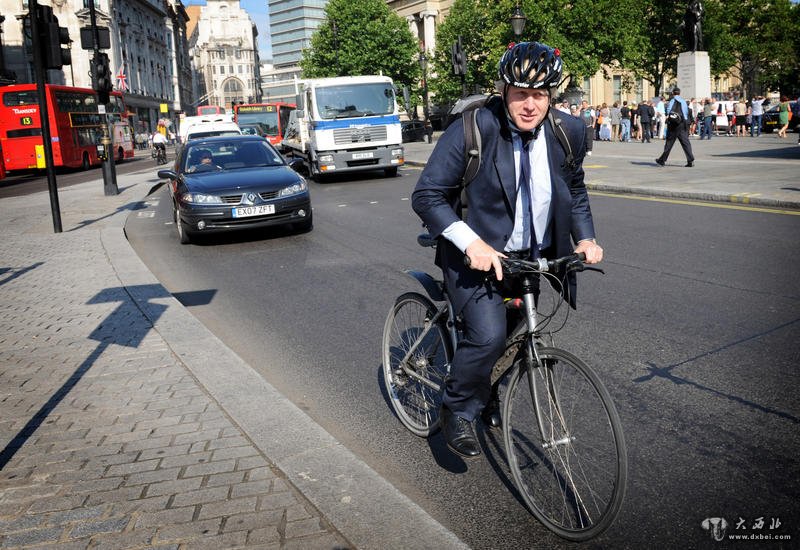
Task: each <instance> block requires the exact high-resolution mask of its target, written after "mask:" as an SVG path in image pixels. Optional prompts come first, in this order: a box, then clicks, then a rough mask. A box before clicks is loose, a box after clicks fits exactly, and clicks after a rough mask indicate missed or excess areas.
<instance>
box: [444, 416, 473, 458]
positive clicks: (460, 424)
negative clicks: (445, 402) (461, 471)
mask: <svg viewBox="0 0 800 550" xmlns="http://www.w3.org/2000/svg"><path fill="white" fill-rule="evenodd" d="M442 433H443V434H444V440H445V441H446V442H447V446H448V447H449V448H450V450H451V451H453V452H454V453H456V454H458V455H461V456H463V457H465V458H474V457H476V456H478V455H480V454H481V446H480V445H479V444H478V436H476V435H475V428H474V427H473V426H472V422H470V421H469V420H465V419H464V418H461V417H460V416H456V415H455V414H453V413H452V411H450V409H448V408H447V407H442Z"/></svg>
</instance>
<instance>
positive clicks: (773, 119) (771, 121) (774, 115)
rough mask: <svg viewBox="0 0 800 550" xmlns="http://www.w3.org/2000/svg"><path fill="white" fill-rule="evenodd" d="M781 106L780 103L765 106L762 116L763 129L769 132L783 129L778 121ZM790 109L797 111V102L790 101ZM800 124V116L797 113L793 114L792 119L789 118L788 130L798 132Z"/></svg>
mask: <svg viewBox="0 0 800 550" xmlns="http://www.w3.org/2000/svg"><path fill="white" fill-rule="evenodd" d="M780 108H781V104H780V103H775V104H774V105H770V106H769V107H765V108H764V115H763V116H762V117H761V131H762V132H765V133H767V134H769V133H771V132H773V131H778V130H780V129H781V125H780V124H779V123H778V118H779V116H780V115H779V111H780ZM789 111H791V112H793V113H797V112H798V111H797V102H796V101H790V102H789ZM798 124H800V117H798V116H797V115H796V114H795V115H794V116H792V118H791V120H789V128H788V129H787V131H788V132H797V131H800V130H798Z"/></svg>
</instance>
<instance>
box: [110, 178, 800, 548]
mask: <svg viewBox="0 0 800 550" xmlns="http://www.w3.org/2000/svg"><path fill="white" fill-rule="evenodd" d="M153 171H154V172H155V168H154V170H153ZM400 174H401V176H400V177H398V178H392V179H385V178H375V179H373V178H372V177H370V176H365V177H357V178H352V180H351V179H346V178H341V179H339V180H336V181H332V182H329V183H325V184H316V183H312V184H311V192H312V202H313V207H314V221H315V228H314V230H313V231H311V232H309V233H305V234H293V233H291V232H289V231H284V230H280V229H270V230H266V231H259V232H247V233H240V234H237V235H230V236H223V237H211V238H207V239H203V240H202V241H201V242H200V243H199V244H197V245H189V246H181V245H180V244H178V240H177V236H176V232H175V227H174V225H173V224H172V221H171V220H172V215H171V207H170V203H169V197H168V194H167V190H166V188H164V187H161V188H160V189H158V190H157V191H155V192H154V193H153V194H152V195H151V197H150V200H149V202H148V207H147V208H146V209H143V210H139V211H137V212H134V213H133V214H131V216H130V218H129V219H128V223H127V225H126V231H127V235H128V238H129V240H130V242H131V244H132V245H133V246H134V248H135V249H136V250H137V253H138V254H139V255H140V257H141V258H142V259H143V261H144V262H145V263H146V264H147V265H148V267H149V268H150V269H151V270H152V271H153V273H154V274H155V275H156V276H157V277H158V279H159V280H160V281H161V282H162V283H163V284H164V286H165V287H166V288H167V289H168V290H169V291H170V292H172V293H173V294H174V295H175V296H176V297H177V298H178V299H179V300H181V301H182V302H183V303H184V304H185V305H186V306H188V307H189V311H191V312H192V313H193V314H194V315H196V316H197V317H198V318H199V319H200V320H201V321H202V322H203V323H204V324H206V325H207V326H208V327H209V328H210V329H211V330H212V331H213V332H214V333H215V334H216V335H218V336H219V337H220V338H222V339H223V340H224V341H225V342H226V344H228V345H229V346H230V347H231V348H233V349H234V350H235V351H236V352H237V353H238V354H239V355H240V356H241V357H242V358H243V359H245V360H246V361H247V362H249V363H250V364H251V365H252V366H253V367H254V368H255V369H256V370H258V372H260V373H261V374H262V375H263V376H264V377H265V378H266V379H267V380H268V381H269V382H270V383H272V384H273V385H274V386H276V387H277V388H278V389H279V390H280V391H282V392H283V393H284V394H285V395H287V396H288V397H289V398H290V399H291V400H292V401H294V402H295V403H296V404H297V405H299V406H300V407H302V408H303V409H304V410H306V411H307V412H308V413H309V414H310V415H311V416H312V417H313V418H314V419H315V420H316V421H317V422H319V423H320V424H321V425H323V426H324V427H325V428H326V429H327V430H328V431H329V432H330V433H332V434H333V435H334V436H335V437H337V438H338V439H339V440H340V441H341V442H342V443H343V444H344V445H346V446H347V447H348V448H349V449H351V450H352V451H354V452H355V453H356V454H358V455H359V456H361V457H362V458H363V459H364V460H365V461H366V462H367V463H369V464H370V465H371V466H372V467H373V468H374V469H375V470H377V471H378V472H379V473H381V474H382V475H384V476H385V477H386V478H387V479H388V480H389V481H391V482H392V483H393V484H395V486H396V487H398V488H399V489H400V490H402V491H403V492H405V493H406V494H407V495H408V496H409V497H410V498H412V499H413V500H414V501H415V502H417V503H418V504H420V505H421V506H422V507H423V508H425V509H426V510H427V511H428V512H429V513H430V514H431V515H433V516H434V517H435V518H436V519H437V520H439V521H440V522H441V523H443V524H444V525H445V526H446V527H448V528H449V529H451V530H453V531H454V532H455V533H456V534H457V535H458V536H459V537H460V538H461V539H462V540H464V541H465V542H467V543H468V544H469V545H471V546H472V547H474V548H556V547H563V548H566V547H568V546H570V545H568V544H566V543H564V542H563V541H561V540H560V539H558V538H557V537H555V536H554V535H551V534H550V533H549V532H548V531H547V530H545V529H544V528H543V527H541V526H540V525H539V524H538V523H537V522H536V521H535V520H534V519H533V518H532V516H530V515H529V514H528V513H527V511H525V509H524V508H523V507H522V505H521V504H520V503H519V501H518V500H516V498H515V496H514V494H513V492H512V491H510V490H509V488H510V486H511V485H510V481H509V477H508V475H507V470H506V467H505V463H504V459H503V455H502V443H501V436H500V435H499V434H498V435H496V434H495V433H494V432H485V431H481V437H482V438H483V440H484V443H485V445H484V448H485V451H486V453H485V455H484V458H483V459H480V460H476V461H471V462H469V463H465V462H463V461H462V460H460V459H458V458H455V457H454V456H453V455H452V454H450V453H449V452H448V451H447V450H446V448H445V446H444V443H443V441H442V439H441V436H435V437H434V438H432V439H431V440H429V441H426V440H423V439H419V438H416V437H415V436H413V435H411V434H410V433H408V432H407V431H405V429H404V428H403V427H402V425H401V424H400V423H399V421H397V420H396V419H395V418H394V416H393V413H392V412H391V409H390V407H389V405H388V404H387V402H386V397H385V395H384V392H383V390H382V386H381V379H380V376H381V375H380V364H381V358H380V340H381V331H382V327H383V322H384V319H385V316H386V313H387V312H388V309H389V307H390V305H391V303H392V301H393V299H394V297H395V296H397V295H399V294H401V293H402V292H405V291H408V290H419V289H418V288H416V286H415V285H416V283H415V282H413V281H412V280H411V279H410V278H408V277H407V276H405V275H404V274H403V273H402V270H403V269H407V268H416V269H424V270H428V271H429V272H431V273H436V271H435V267H434V266H433V262H432V257H431V254H430V251H429V250H423V249H421V248H419V247H418V246H417V245H416V243H415V237H416V235H417V233H418V232H419V230H420V225H419V222H418V220H417V218H416V216H415V215H414V214H413V213H412V212H411V210H410V205H409V202H408V199H409V196H410V193H411V190H412V188H413V185H414V183H415V182H416V177H417V175H418V171H417V170H415V169H410V168H406V169H403V170H401V172H400ZM153 175H154V176H155V174H153ZM592 205H593V209H594V213H595V221H596V224H597V227H598V231H599V238H600V241H601V243H602V244H603V245H604V246H605V248H606V254H607V260H606V261H605V262H604V264H603V267H604V268H605V269H606V272H607V274H606V275H605V276H600V275H596V274H591V273H588V274H583V275H581V276H580V277H581V278H580V281H579V293H578V300H579V310H578V311H577V312H575V313H574V314H573V315H572V316H571V317H570V320H569V323H568V325H567V328H566V329H564V330H563V331H562V332H561V333H559V340H558V343H559V344H561V345H562V346H563V347H565V348H567V349H569V350H571V351H573V352H574V353H576V354H577V355H579V356H580V357H582V358H584V359H585V360H587V362H588V363H590V364H591V365H592V366H594V367H595V368H596V370H597V371H598V372H599V374H600V376H601V377H602V379H603V380H604V381H605V383H606V385H607V386H608V388H609V390H610V391H611V393H612V395H613V397H614V399H615V402H616V403H617V407H618V409H619V412H620V414H621V417H622V421H623V424H624V427H625V433H626V438H627V443H628V449H629V460H630V472H629V473H630V480H629V489H628V494H627V497H626V500H625V504H624V505H623V509H622V512H621V516H620V518H619V519H618V520H617V522H616V523H615V524H614V525H613V526H612V527H611V529H609V531H607V532H606V533H605V534H604V535H602V536H601V537H600V538H599V539H597V540H596V541H595V543H596V546H597V547H613V548H642V547H647V546H654V545H655V546H656V547H685V548H702V547H709V548H714V547H719V546H715V544H717V543H715V542H714V541H713V540H712V539H711V538H710V536H709V534H708V533H707V532H705V531H703V529H702V528H701V523H702V521H703V520H704V519H705V518H710V517H724V518H726V519H727V521H728V523H729V532H736V533H739V534H746V535H750V534H764V535H772V536H775V535H786V534H790V535H791V536H792V538H793V539H794V541H796V540H798V537H800V481H798V479H797V472H798V471H799V470H800V468H799V467H800V459H799V458H798V456H800V430H798V428H799V427H800V405H799V404H798V400H797V397H796V395H797V393H796V388H797V387H798V384H799V383H800V373H798V370H797V358H798V357H800V338H798V336H799V335H800V330H798V329H800V314H799V313H800V307H798V304H799V303H800V292H799V291H798V287H797V285H796V283H795V280H794V273H793V272H794V270H795V268H796V267H797V265H798V264H797V260H796V257H797V256H796V254H797V251H798V245H797V235H798V228H800V217H798V216H793V215H784V214H776V213H770V212H765V211H759V210H757V209H745V208H731V207H723V206H721V205H704V204H699V203H696V204H692V203H675V202H673V203H664V202H658V201H643V200H637V199H635V198H632V197H613V196H599V195H595V196H593V197H592ZM264 406H265V407H269V403H264ZM758 518H763V522H764V527H763V528H762V529H761V530H758V529H755V526H756V525H757V523H756V522H757V520H758ZM740 520H744V521H741V522H740ZM776 520H777V522H776ZM737 525H738V526H739V529H738V530H736V531H734V528H735V527H736V526H737ZM770 525H773V526H775V527H776V528H775V529H772V530H770V529H769V527H770ZM409 528H413V526H409ZM781 544H782V545H783V546H784V547H789V545H790V544H791V543H776V544H775V547H780V546H781ZM795 544H796V542H795ZM592 546H594V545H592Z"/></svg>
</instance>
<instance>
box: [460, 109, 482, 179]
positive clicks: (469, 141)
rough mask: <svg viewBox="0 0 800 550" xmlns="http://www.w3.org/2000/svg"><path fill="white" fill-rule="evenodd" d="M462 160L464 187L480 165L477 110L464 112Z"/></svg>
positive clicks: (479, 134) (476, 173)
mask: <svg viewBox="0 0 800 550" xmlns="http://www.w3.org/2000/svg"><path fill="white" fill-rule="evenodd" d="M463 119H464V160H465V161H466V168H465V169H464V176H463V177H462V180H463V183H464V187H466V186H467V185H469V184H470V183H471V182H472V180H473V179H475V176H476V175H478V170H480V167H481V131H480V129H479V128H478V110H477V109H470V110H469V111H467V112H465V113H464V116H463Z"/></svg>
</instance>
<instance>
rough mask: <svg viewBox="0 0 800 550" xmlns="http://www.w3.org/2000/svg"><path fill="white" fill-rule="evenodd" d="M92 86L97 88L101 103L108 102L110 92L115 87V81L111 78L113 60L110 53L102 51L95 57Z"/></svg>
mask: <svg viewBox="0 0 800 550" xmlns="http://www.w3.org/2000/svg"><path fill="white" fill-rule="evenodd" d="M92 65H93V69H94V70H93V71H92V88H94V89H95V91H96V92H97V95H98V96H99V98H100V103H103V104H106V103H108V100H109V95H108V94H109V92H110V91H111V90H113V89H114V82H113V81H112V80H111V62H110V61H109V59H108V55H106V54H104V53H102V52H100V53H98V54H97V55H95V57H94V59H93V63H92Z"/></svg>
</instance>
